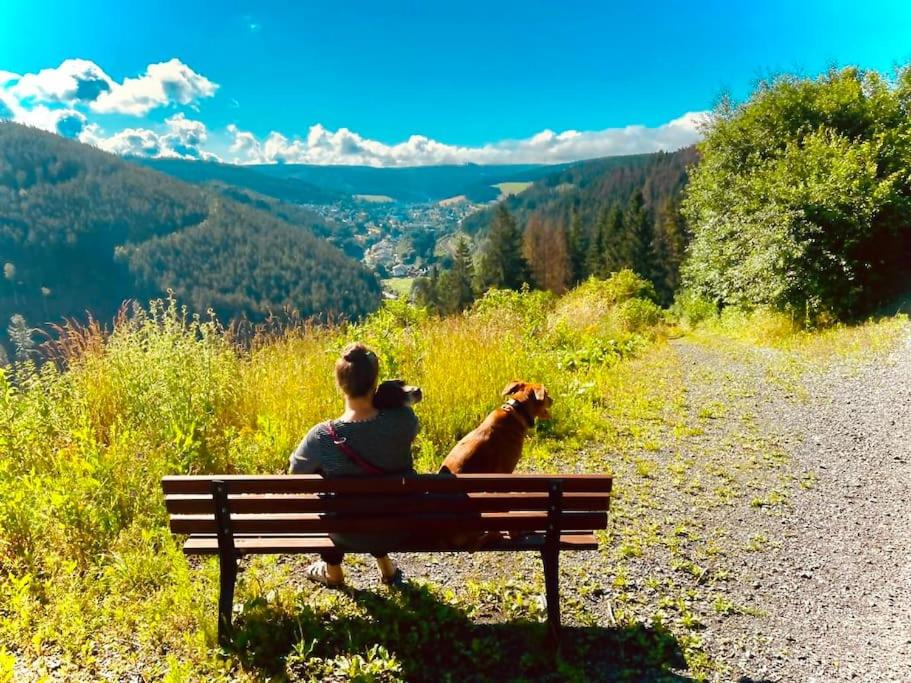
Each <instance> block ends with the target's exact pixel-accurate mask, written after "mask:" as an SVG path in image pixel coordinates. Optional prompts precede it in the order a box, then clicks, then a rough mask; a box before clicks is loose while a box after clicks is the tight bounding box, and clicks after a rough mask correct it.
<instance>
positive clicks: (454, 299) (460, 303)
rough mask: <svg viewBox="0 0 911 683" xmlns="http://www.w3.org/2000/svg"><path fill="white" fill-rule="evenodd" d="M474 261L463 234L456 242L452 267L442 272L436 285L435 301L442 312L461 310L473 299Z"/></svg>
mask: <svg viewBox="0 0 911 683" xmlns="http://www.w3.org/2000/svg"><path fill="white" fill-rule="evenodd" d="M473 282H474V263H473V261H472V258H471V248H470V247H469V246H468V240H466V239H465V237H464V236H461V237H459V239H458V241H457V242H456V249H455V254H454V255H453V260H452V268H450V269H449V270H447V271H446V272H445V273H443V274H442V275H441V276H440V278H439V283H438V285H437V301H438V302H439V308H440V310H441V311H442V312H443V313H455V312H457V311H462V310H464V309H465V308H467V307H468V306H470V305H471V303H472V302H473V301H474V289H473V287H472V283H473Z"/></svg>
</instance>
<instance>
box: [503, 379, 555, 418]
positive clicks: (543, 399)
mask: <svg viewBox="0 0 911 683" xmlns="http://www.w3.org/2000/svg"><path fill="white" fill-rule="evenodd" d="M503 396H509V397H510V398H514V399H515V400H517V401H519V402H521V403H522V404H523V405H524V406H525V408H526V410H528V412H529V414H530V415H531V416H532V417H534V418H535V419H537V420H549V419H550V407H551V406H552V405H553V402H554V400H553V399H552V398H551V397H550V395H549V394H548V393H547V389H545V388H544V385H543V384H534V383H532V382H522V381H521V380H513V381H512V382H510V383H509V384H507V385H506V387H505V388H504V389H503Z"/></svg>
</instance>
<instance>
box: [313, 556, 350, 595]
mask: <svg viewBox="0 0 911 683" xmlns="http://www.w3.org/2000/svg"><path fill="white" fill-rule="evenodd" d="M344 557H345V553H343V552H341V551H340V550H326V551H323V552H321V553H320V558H321V559H320V561H319V562H314V563H313V564H311V565H310V566H309V567H307V578H308V579H310V580H311V581H315V582H316V583H321V584H323V585H325V586H341V585H342V584H344V583H345V573H344V572H343V571H342V560H343V559H344Z"/></svg>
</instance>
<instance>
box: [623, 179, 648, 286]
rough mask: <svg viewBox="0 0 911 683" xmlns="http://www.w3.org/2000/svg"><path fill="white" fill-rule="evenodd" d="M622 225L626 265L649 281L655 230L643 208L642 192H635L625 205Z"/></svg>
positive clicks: (643, 198)
mask: <svg viewBox="0 0 911 683" xmlns="http://www.w3.org/2000/svg"><path fill="white" fill-rule="evenodd" d="M623 222H624V225H625V228H626V234H627V238H628V240H629V241H628V251H627V256H628V259H629V261H628V263H627V264H625V265H628V266H629V267H630V268H632V269H633V270H634V271H635V272H636V273H637V274H638V275H641V276H642V277H644V278H646V279H649V280H651V279H652V276H653V273H652V270H653V268H652V263H653V261H652V258H653V245H652V241H653V240H654V236H655V230H654V225H653V224H652V218H651V216H650V215H649V213H648V211H647V210H646V208H645V197H644V196H643V195H642V190H636V191H635V192H633V194H632V196H631V197H630V200H629V204H628V205H627V209H626V215H625V216H624V221H623Z"/></svg>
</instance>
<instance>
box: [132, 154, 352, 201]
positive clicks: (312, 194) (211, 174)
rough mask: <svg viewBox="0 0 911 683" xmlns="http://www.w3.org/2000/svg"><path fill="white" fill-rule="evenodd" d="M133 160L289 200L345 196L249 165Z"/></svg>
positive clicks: (187, 178) (178, 174) (180, 175)
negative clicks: (262, 171)
mask: <svg viewBox="0 0 911 683" xmlns="http://www.w3.org/2000/svg"><path fill="white" fill-rule="evenodd" d="M129 160H130V161H132V162H134V163H137V164H141V165H143V166H148V167H149V168H153V169H155V170H156V171H161V172H162V173H167V174H168V175H170V176H173V177H175V178H178V179H179V180H184V181H186V182H188V183H212V182H218V183H225V184H227V185H234V186H237V187H243V188H246V189H248V190H253V191H254V192H258V193H260V194H263V195H268V196H270V197H275V198H276V199H281V200H282V201H286V202H296V203H301V204H328V203H331V202H334V201H338V200H340V199H344V198H345V195H344V194H343V193H339V192H336V191H333V190H330V189H326V188H323V187H318V186H317V185H314V184H312V183H307V182H304V181H302V180H299V179H298V178H292V177H280V176H277V175H270V174H266V173H260V172H258V171H256V170H254V169H253V168H251V167H249V166H236V165H232V164H220V163H216V162H214V161H192V160H188V159H149V158H146V157H129Z"/></svg>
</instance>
